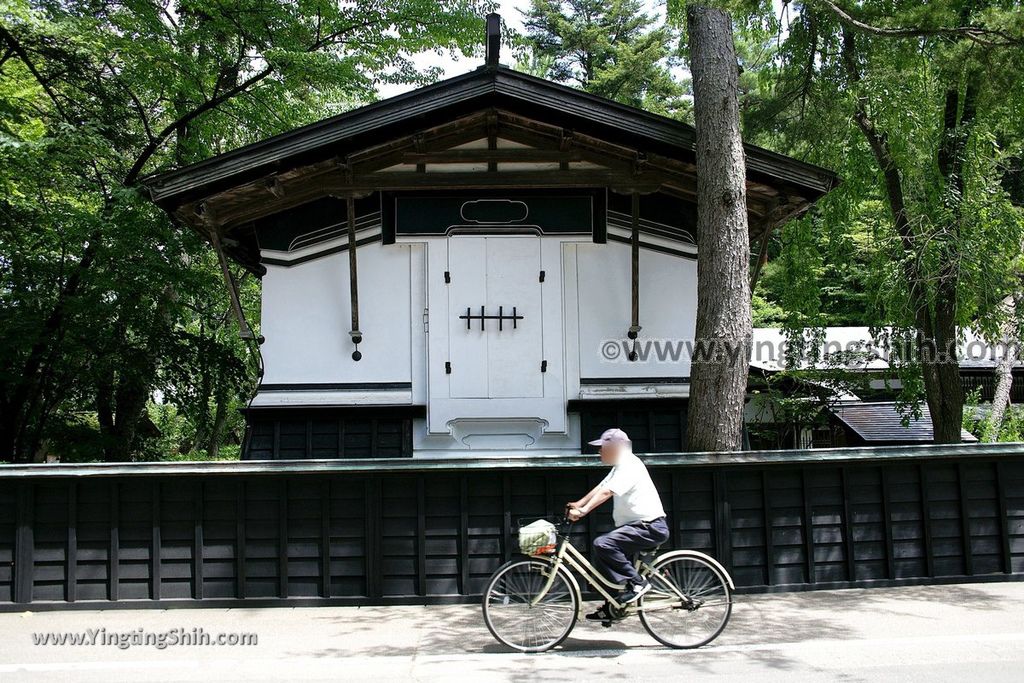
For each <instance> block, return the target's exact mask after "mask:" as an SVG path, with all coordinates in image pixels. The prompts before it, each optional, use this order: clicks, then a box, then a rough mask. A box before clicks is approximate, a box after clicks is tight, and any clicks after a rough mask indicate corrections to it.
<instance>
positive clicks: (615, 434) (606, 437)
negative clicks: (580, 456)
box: [587, 427, 629, 446]
mask: <svg viewBox="0 0 1024 683" xmlns="http://www.w3.org/2000/svg"><path fill="white" fill-rule="evenodd" d="M587 443H588V444H590V445H591V446H603V445H605V444H606V443H629V435H627V434H626V432H624V431H622V430H621V429H619V428H618V427H612V428H611V429H606V430H604V434H602V435H601V438H600V439H594V440H593V441H588V442H587Z"/></svg>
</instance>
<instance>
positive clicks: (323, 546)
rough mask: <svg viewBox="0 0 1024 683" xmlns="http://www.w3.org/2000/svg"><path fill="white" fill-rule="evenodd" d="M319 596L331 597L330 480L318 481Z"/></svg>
mask: <svg viewBox="0 0 1024 683" xmlns="http://www.w3.org/2000/svg"><path fill="white" fill-rule="evenodd" d="M320 596H321V597H324V598H329V597H331V480H330V479H324V480H323V481H322V482H320Z"/></svg>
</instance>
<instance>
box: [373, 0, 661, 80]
mask: <svg viewBox="0 0 1024 683" xmlns="http://www.w3.org/2000/svg"><path fill="white" fill-rule="evenodd" d="M498 4H499V8H498V10H497V12H498V14H500V15H501V19H502V21H503V22H504V24H505V25H506V26H507V27H508V28H510V29H512V30H513V31H515V32H517V33H523V32H524V31H523V12H526V11H527V10H529V9H530V0H500V1H499V3H498ZM644 4H645V5H647V12H648V14H651V15H656V16H658V17H664V14H665V0H644ZM483 42H484V36H483V34H482V33H481V35H480V45H481V47H482V46H483ZM513 61H514V60H513V57H512V53H511V48H510V47H509V46H508V45H502V47H501V63H502V64H508V65H511V64H512V62H513ZM413 62H415V64H416V66H417V67H418V68H420V69H427V68H428V67H432V66H440V67H441V68H442V69H444V78H451V77H452V76H458V75H459V74H464V73H466V72H469V71H472V70H473V69H476V68H477V67H478V66H480V65H481V64H483V63H484V58H483V54H482V53H481V54H480V55H477V56H475V57H462V56H458V57H453V56H451V55H449V54H443V55H438V54H436V53H434V52H423V53H420V54H418V55H415V56H414V57H413ZM415 87H416V86H415V85H412V84H381V85H379V86H378V87H377V91H378V92H379V93H380V96H381V97H382V98H384V97H393V96H394V95H398V94H400V93H403V92H406V91H408V90H412V89H413V88H415Z"/></svg>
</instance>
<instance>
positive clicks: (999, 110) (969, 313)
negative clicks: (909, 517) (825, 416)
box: [744, 0, 1024, 442]
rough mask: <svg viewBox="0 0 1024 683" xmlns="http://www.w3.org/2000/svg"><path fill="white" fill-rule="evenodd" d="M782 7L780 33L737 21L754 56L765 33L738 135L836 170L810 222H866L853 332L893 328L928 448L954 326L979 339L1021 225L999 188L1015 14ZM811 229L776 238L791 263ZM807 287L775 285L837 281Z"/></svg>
mask: <svg viewBox="0 0 1024 683" xmlns="http://www.w3.org/2000/svg"><path fill="white" fill-rule="evenodd" d="M788 10H789V13H788V15H786V16H785V23H784V24H782V25H780V24H779V22H778V18H776V17H774V16H772V15H771V14H769V13H762V14H760V15H757V16H756V17H754V18H752V19H751V23H752V24H757V28H756V30H753V31H752V32H751V35H753V36H755V37H760V39H761V40H762V41H763V42H762V44H765V45H768V46H770V45H769V43H768V42H767V41H764V36H766V35H771V34H772V33H775V34H776V36H777V37H776V38H775V43H776V46H775V48H774V50H775V58H774V59H773V60H766V61H765V62H764V65H763V66H762V67H761V70H760V73H758V74H757V78H756V79H754V80H755V81H756V84H757V87H756V88H754V89H752V91H751V94H750V95H749V100H748V103H747V106H746V107H745V109H744V111H745V114H746V119H745V120H746V132H747V137H748V139H751V140H753V141H757V142H761V143H762V144H766V145H769V146H771V147H773V148H775V149H778V150H779V151H782V152H786V153H789V154H794V155H796V156H800V157H803V158H806V159H808V160H810V161H814V162H817V163H821V164H823V165H826V166H830V167H833V168H835V169H836V170H838V171H839V172H840V175H841V176H842V177H843V179H844V183H843V185H842V186H841V187H840V188H839V189H837V190H835V191H834V192H833V193H832V194H831V195H830V196H829V197H827V198H826V199H825V200H824V201H823V202H822V203H821V214H820V219H821V220H823V221H824V223H825V225H827V226H828V228H827V229H828V230H829V231H836V232H845V233H846V234H847V235H849V236H851V237H854V236H855V235H856V233H855V232H854V228H853V226H855V225H856V222H857V221H860V222H865V217H867V218H868V220H867V221H866V223H867V225H868V226H870V230H871V235H872V240H871V244H870V247H871V249H870V251H869V252H867V256H868V259H867V260H866V261H865V262H866V263H868V264H869V267H868V268H867V269H866V270H865V271H864V272H863V273H853V275H854V276H855V278H856V281H857V282H859V283H862V284H863V285H864V287H865V289H864V293H865V295H866V298H865V302H866V303H867V304H868V305H869V306H871V307H873V308H874V309H875V310H874V311H872V313H871V314H870V315H868V316H866V320H867V322H868V324H872V325H875V324H877V325H878V326H881V325H888V326H892V328H894V332H893V333H892V334H891V336H890V339H889V341H890V342H891V343H892V345H893V346H894V350H895V351H896V352H897V357H898V358H899V359H901V362H900V364H899V367H900V373H901V379H902V380H903V387H904V395H903V399H904V403H905V405H906V406H907V408H908V410H913V409H915V408H916V406H917V401H918V399H919V398H920V397H922V396H923V398H924V400H925V401H927V403H928V406H929V408H930V412H931V416H932V422H933V427H934V433H935V435H936V440H937V441H941V442H954V441H959V439H960V426H961V421H962V420H961V415H962V408H963V400H964V399H963V394H962V390H961V385H960V379H959V369H958V366H957V363H956V362H955V361H954V360H952V359H951V358H950V356H951V352H952V351H954V349H955V347H956V342H957V330H958V329H963V328H966V327H974V328H976V329H979V330H982V331H987V332H994V331H995V330H996V329H998V326H999V322H1000V320H1001V319H1002V317H1003V314H1002V313H1001V312H1000V302H1001V301H1002V300H1003V299H1004V298H1005V297H1006V296H1007V295H1009V294H1010V293H1012V292H1013V291H1015V290H1016V288H1018V287H1019V279H1018V278H1017V275H1016V273H1017V272H1018V261H1019V253H1020V252H1019V250H1020V244H1021V236H1022V230H1024V224H1022V220H1021V216H1020V212H1019V210H1018V209H1015V208H1014V206H1013V203H1012V202H1011V200H1010V197H1009V195H1008V193H1007V191H1006V188H1005V187H1004V182H1003V180H1004V178H1005V175H1006V170H1007V164H1008V162H1009V161H1010V160H1012V159H1015V158H1019V157H1020V154H1021V146H1022V143H1024V135H1022V121H1024V117H1022V116H1021V109H1022V107H1024V98H1022V97H1021V96H1020V93H1021V92H1024V79H1022V69H1021V67H1022V66H1024V64H1022V57H1024V50H1022V49H1021V48H1022V47H1024V18H1022V13H1021V12H1020V7H1019V3H1014V2H961V1H955V0H943V1H940V2H930V3H918V2H909V1H908V2H895V3H893V2H884V3H883V2H862V3H858V4H857V6H856V9H844V7H843V6H840V5H839V4H838V3H834V2H829V1H827V0H808V1H806V2H802V3H796V2H792V3H789V4H788ZM758 22H760V23H758ZM766 27H768V28H769V29H770V30H766ZM878 206H882V207H884V209H885V212H884V216H882V217H881V220H877V221H876V218H875V217H878V216H879V215H878V213H877V210H876V208H877V207H878ZM811 220H815V219H813V218H805V219H804V222H798V223H794V224H791V225H790V226H787V228H786V231H787V233H789V234H791V235H793V236H794V239H793V240H792V244H793V247H794V248H795V249H797V250H798V251H799V250H805V249H809V248H811V247H814V248H818V247H820V245H821V240H820V238H817V237H815V233H814V231H811V233H810V234H806V233H807V231H806V221H811ZM799 233H805V234H803V235H801V234H799ZM783 240H784V241H785V240H786V237H785V236H784V238H783ZM814 270H817V271H818V272H813V271H814ZM806 275H807V276H806V277H804V278H803V279H801V280H799V281H792V280H791V281H788V282H787V284H793V283H794V282H796V283H797V284H798V285H799V293H797V294H794V293H792V292H790V293H789V294H788V295H787V296H790V297H791V298H800V297H804V298H806V297H812V298H813V297H820V296H821V292H823V291H825V292H827V291H828V289H827V287H826V286H825V285H826V283H828V286H831V287H835V286H836V285H838V284H839V283H837V282H836V281H835V280H834V279H831V280H830V281H829V280H826V279H824V278H823V275H829V278H832V277H834V275H832V274H827V273H822V272H821V269H812V272H810V273H807V274H806ZM780 303H781V302H780ZM783 307H786V306H785V304H783ZM787 312H788V313H793V311H792V310H788V311H787ZM794 317H798V316H796V315H795V314H794ZM812 322H814V321H812ZM821 322H822V321H821V320H820V319H819V320H818V321H817V322H816V324H821Z"/></svg>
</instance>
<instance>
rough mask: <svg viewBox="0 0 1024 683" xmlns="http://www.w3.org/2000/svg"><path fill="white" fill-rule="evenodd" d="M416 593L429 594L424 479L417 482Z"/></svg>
mask: <svg viewBox="0 0 1024 683" xmlns="http://www.w3.org/2000/svg"><path fill="white" fill-rule="evenodd" d="M416 593H417V595H426V594H427V492H426V486H425V485H424V483H423V477H419V478H418V479H417V481H416Z"/></svg>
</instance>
